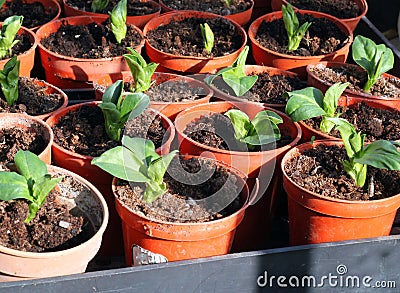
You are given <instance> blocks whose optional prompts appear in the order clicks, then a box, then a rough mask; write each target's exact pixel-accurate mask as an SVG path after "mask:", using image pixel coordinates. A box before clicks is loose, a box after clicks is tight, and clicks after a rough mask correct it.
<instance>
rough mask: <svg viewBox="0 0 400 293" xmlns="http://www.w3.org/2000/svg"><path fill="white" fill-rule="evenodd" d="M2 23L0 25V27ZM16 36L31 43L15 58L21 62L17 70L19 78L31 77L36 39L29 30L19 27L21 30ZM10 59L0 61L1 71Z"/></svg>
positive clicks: (36, 44)
mask: <svg viewBox="0 0 400 293" xmlns="http://www.w3.org/2000/svg"><path fill="white" fill-rule="evenodd" d="M2 24H3V23H1V25H2ZM18 35H26V36H28V38H29V41H30V42H31V44H32V46H31V47H30V48H29V49H28V50H27V51H25V52H24V53H22V54H19V55H18V56H17V58H18V60H20V61H21V65H20V69H19V76H27V77H30V76H31V71H32V68H33V65H34V63H35V50H36V47H37V46H38V39H37V37H36V35H35V34H34V33H33V32H32V31H31V30H29V29H27V28H25V27H23V26H21V28H20V29H19V31H18ZM10 59H11V58H7V59H3V60H0V69H1V70H2V69H3V68H4V65H6V63H7V62H8V61H9V60H10Z"/></svg>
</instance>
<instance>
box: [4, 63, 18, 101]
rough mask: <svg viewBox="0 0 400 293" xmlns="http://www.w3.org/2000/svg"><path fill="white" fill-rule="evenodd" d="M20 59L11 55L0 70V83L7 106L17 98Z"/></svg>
mask: <svg viewBox="0 0 400 293" xmlns="http://www.w3.org/2000/svg"><path fill="white" fill-rule="evenodd" d="M20 63H21V62H20V61H19V60H18V59H17V56H14V57H12V58H11V59H10V60H9V61H7V63H6V64H5V65H4V68H3V70H0V85H1V90H2V92H3V94H4V97H5V99H6V102H7V104H8V105H9V106H12V105H14V103H15V102H16V101H17V100H18V78H19V66H20Z"/></svg>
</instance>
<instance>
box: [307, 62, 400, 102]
mask: <svg viewBox="0 0 400 293" xmlns="http://www.w3.org/2000/svg"><path fill="white" fill-rule="evenodd" d="M310 70H311V72H312V73H314V74H315V75H316V76H318V77H319V78H320V79H322V80H325V81H326V82H329V83H331V84H334V83H336V82H349V83H350V84H349V85H348V87H347V89H349V90H352V91H354V92H359V93H367V92H366V91H364V90H363V89H362V88H363V86H364V84H365V83H366V82H367V80H368V74H367V72H366V71H364V70H361V69H360V68H358V67H353V66H351V67H350V66H341V67H326V66H324V65H322V64H318V65H317V66H314V67H311V68H310ZM368 94H371V95H374V96H383V97H390V98H399V97H400V78H395V77H391V78H384V77H380V78H379V79H378V81H377V82H376V83H375V84H374V85H373V86H372V87H371V89H370V92H369V93H368Z"/></svg>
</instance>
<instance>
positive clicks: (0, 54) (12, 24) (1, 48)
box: [0, 15, 24, 59]
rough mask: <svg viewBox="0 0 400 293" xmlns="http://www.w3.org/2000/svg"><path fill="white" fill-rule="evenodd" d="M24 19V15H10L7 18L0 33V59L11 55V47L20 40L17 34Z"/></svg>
mask: <svg viewBox="0 0 400 293" xmlns="http://www.w3.org/2000/svg"><path fill="white" fill-rule="evenodd" d="M23 20H24V17H23V16H16V15H14V16H10V17H8V18H6V19H5V20H4V22H3V25H2V27H1V33H0V59H4V57H6V56H7V55H11V49H12V47H14V45H15V44H16V43H18V40H15V36H16V34H17V33H18V30H19V29H20V27H21V25H22V21H23Z"/></svg>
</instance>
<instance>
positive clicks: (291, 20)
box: [282, 3, 311, 51]
mask: <svg viewBox="0 0 400 293" xmlns="http://www.w3.org/2000/svg"><path fill="white" fill-rule="evenodd" d="M282 18H283V23H284V24H285V29H286V32H287V35H288V46H287V49H288V51H294V50H297V48H298V47H299V45H300V42H301V39H302V38H303V37H304V35H305V33H306V32H307V30H308V28H309V27H310V25H311V23H310V22H305V23H303V24H302V25H301V26H300V23H299V19H298V18H297V15H296V12H295V11H294V9H293V6H292V5H291V4H290V3H288V4H287V6H285V5H282Z"/></svg>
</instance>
